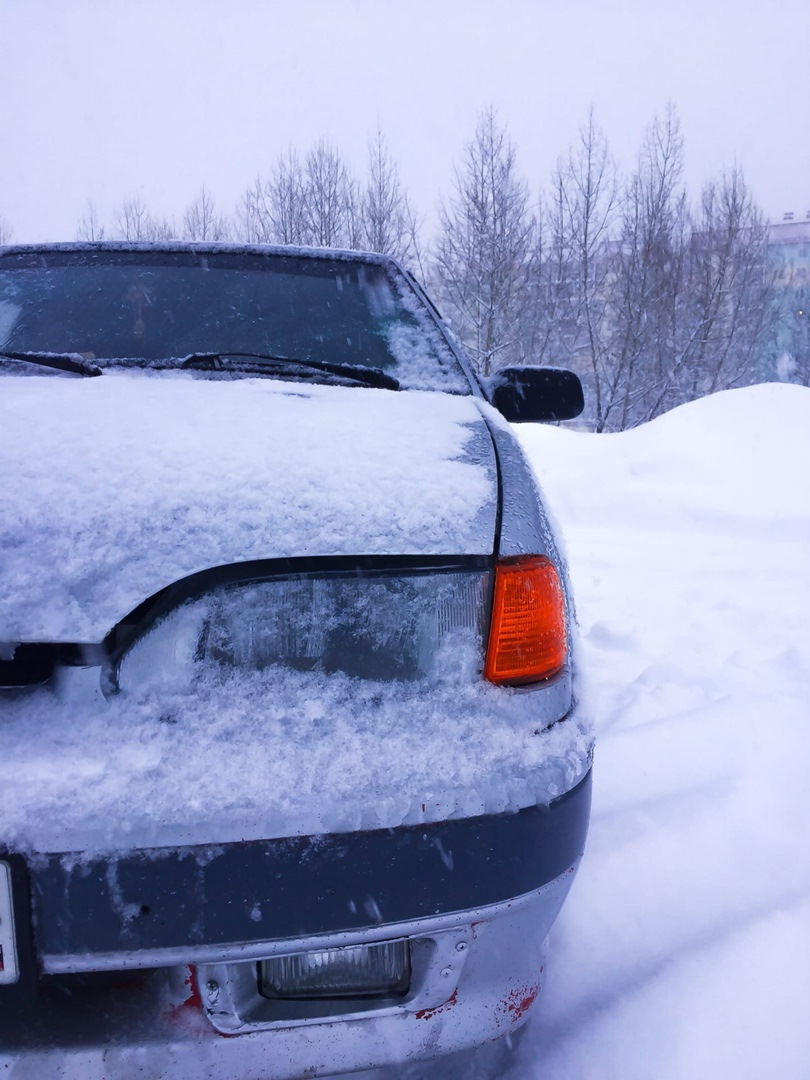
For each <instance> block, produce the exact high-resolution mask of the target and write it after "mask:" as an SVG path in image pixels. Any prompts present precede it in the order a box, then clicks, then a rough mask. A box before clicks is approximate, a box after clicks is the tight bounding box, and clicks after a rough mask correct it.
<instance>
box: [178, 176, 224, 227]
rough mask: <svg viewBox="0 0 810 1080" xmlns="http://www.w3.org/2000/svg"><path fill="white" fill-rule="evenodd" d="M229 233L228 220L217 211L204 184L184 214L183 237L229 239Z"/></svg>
mask: <svg viewBox="0 0 810 1080" xmlns="http://www.w3.org/2000/svg"><path fill="white" fill-rule="evenodd" d="M229 233H230V229H229V226H228V222H227V220H226V219H225V217H224V216H223V215H222V214H220V213H219V212H218V211H217V208H216V206H215V204H214V200H213V198H212V197H211V193H210V192H209V191H208V190H207V188H206V187H205V185H203V186H202V187H201V188H200V191H199V194H198V195H197V197H196V198H195V199H194V201H193V202H192V203H189V205H188V206H187V207H186V210H185V213H184V214H183V239H184V240H227V239H228V236H229Z"/></svg>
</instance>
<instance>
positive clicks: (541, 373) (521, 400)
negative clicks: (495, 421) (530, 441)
mask: <svg viewBox="0 0 810 1080" xmlns="http://www.w3.org/2000/svg"><path fill="white" fill-rule="evenodd" d="M489 400H490V401H491V402H492V404H493V405H494V406H495V408H496V409H497V410H498V411H499V412H500V413H502V414H503V415H504V416H505V417H506V419H507V420H511V421H512V422H513V423H525V422H526V421H530V420H535V421H536V420H573V418H574V417H575V416H579V414H580V413H581V412H582V410H583V409H584V408H585V398H584V396H583V393H582V383H581V382H580V381H579V376H578V375H575V374H574V372H573V371H565V370H564V369H563V368H544V367H508V368H504V369H503V370H502V371H499V372H498V373H497V374H496V375H495V376H493V378H492V379H491V380H490V383H489Z"/></svg>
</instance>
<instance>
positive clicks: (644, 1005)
mask: <svg viewBox="0 0 810 1080" xmlns="http://www.w3.org/2000/svg"><path fill="white" fill-rule="evenodd" d="M520 437H521V440H522V442H523V444H524V446H525V448H526V450H527V452H528V453H529V455H530V457H531V459H532V462H533V464H534V466H535V468H536V470H537V472H538V474H539V475H540V478H541V481H542V484H543V487H544V490H545V491H546V494H547V496H548V500H549V503H550V505H551V507H552V508H553V510H554V512H555V514H556V515H557V519H558V523H559V527H560V531H561V535H562V538H563V541H564V545H565V547H566V548H567V552H568V558H569V562H570V568H571V574H572V579H573V585H574V591H575V596H576V601H577V606H578V615H579V622H580V629H581V634H582V643H581V663H582V665H583V667H584V669H585V670H586V672H587V678H588V683H589V691H588V697H589V701H590V707H591V709H592V710H593V714H594V716H595V718H596V724H597V739H598V742H597V755H596V764H595V769H594V784H595V786H594V803H593V817H592V823H591V831H590V837H589V842H588V850H587V852H586V857H585V860H584V862H583V866H582V869H581V871H580V873H579V876H578V879H577V881H576V883H575V885H574V888H573V890H572V893H571V895H570V897H569V899H568V901H567V904H566V906H565V907H564V909H563V912H562V915H561V916H560V919H559V920H558V923H557V925H556V926H555V928H554V930H553V931H552V936H551V939H550V946H551V952H550V967H549V976H548V982H547V985H546V988H545V991H544V1000H543V1001H541V1002H540V1003H539V1005H538V1007H537V1009H536V1013H535V1016H534V1017H533V1018H532V1021H531V1023H530V1025H529V1027H528V1029H527V1031H526V1033H525V1037H524V1038H523V1039H522V1041H521V1042H520V1045H519V1047H518V1048H517V1049H516V1051H515V1052H514V1054H513V1055H512V1056H511V1058H510V1060H509V1061H507V1063H506V1064H504V1062H503V1058H502V1057H501V1058H500V1059H499V1058H497V1057H496V1056H495V1055H494V1054H493V1052H492V1048H489V1047H488V1048H485V1049H484V1051H482V1052H479V1053H477V1054H473V1055H468V1056H466V1057H463V1058H459V1059H457V1060H456V1061H454V1062H438V1063H435V1064H433V1065H429V1064H425V1065H421V1066H409V1067H406V1068H403V1069H400V1070H393V1071H388V1072H375V1073H373V1074H371V1073H368V1074H363V1076H364V1077H371V1076H374V1077H375V1080H376V1078H377V1077H380V1078H382V1077H386V1080H389V1078H392V1077H394V1076H396V1077H398V1078H401V1080H417V1078H420V1080H421V1078H427V1077H430V1078H436V1080H439V1078H441V1080H451V1078H452V1080H462V1078H463V1080H473V1078H475V1080H489V1078H493V1077H496V1076H498V1077H502V1078H503V1080H541V1078H542V1080H585V1078H594V1080H635V1078H638V1080H704V1078H705V1080H710V1078H711V1080H720V1078H727V1077H728V1078H731V1077H733V1078H734V1080H742V1078H748V1077H750V1078H755V1077H756V1078H757V1080H760V1078H761V1077H764V1076H769V1077H770V1076H773V1077H779V1078H780V1080H800V1078H805V1080H806V1078H807V1077H810V1024H808V1018H809V1017H810V857H808V848H807V838H808V836H809V835H810V799H808V793H810V730H809V729H808V721H809V720H810V707H809V706H808V702H810V618H808V611H810V483H808V481H807V472H808V465H810V390H808V389H806V388H802V387H796V386H786V385H767V386H757V387H751V388H748V389H745V390H736V391H730V392H726V393H722V394H718V395H715V396H713V397H710V398H706V399H703V400H702V401H698V402H695V403H693V404H691V405H686V406H683V407H682V408H680V409H676V410H675V411H673V412H672V413H669V414H668V415H666V416H664V417H661V418H659V419H658V420H656V421H654V422H653V423H651V424H648V425H645V426H644V427H642V428H638V429H636V430H634V431H630V432H626V433H623V434H620V435H602V436H597V435H591V434H583V433H578V432H572V431H569V430H562V429H559V428H551V427H542V426H534V425H532V426H529V425H526V426H523V427H522V428H521V429H520Z"/></svg>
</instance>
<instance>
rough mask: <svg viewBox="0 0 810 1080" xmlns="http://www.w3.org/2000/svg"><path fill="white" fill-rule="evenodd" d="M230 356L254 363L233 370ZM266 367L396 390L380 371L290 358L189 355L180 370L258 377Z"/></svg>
mask: <svg viewBox="0 0 810 1080" xmlns="http://www.w3.org/2000/svg"><path fill="white" fill-rule="evenodd" d="M232 356H235V357H237V358H242V359H246V360H255V361H256V363H254V364H250V363H248V364H239V365H238V366H237V365H234V364H231V363H228V361H229V359H230V358H231V357H232ZM266 364H274V365H276V366H277V367H299V368H305V369H307V370H309V371H323V372H326V373H327V374H329V375H337V376H338V377H339V378H342V379H352V380H353V381H354V382H358V383H363V384H364V385H365V386H375V387H378V388H379V389H382V390H399V382H398V380H397V379H395V378H394V376H393V375H389V374H388V373H387V372H386V371H382V370H381V369H380V368H375V367H364V366H363V365H362V364H357V365H355V364H329V363H327V362H326V361H324V360H297V359H295V358H294V357H292V356H273V355H272V354H271V353H258V352H227V351H224V352H214V353H191V354H190V355H189V356H185V357H183V361H182V363H181V364H180V367H182V368H198V369H201V370H203V371H207V370H213V371H218V370H219V371H228V370H231V371H249V372H251V373H253V372H256V373H257V374H260V375H261V374H263V371H262V369H263V368H264V367H265V365H266Z"/></svg>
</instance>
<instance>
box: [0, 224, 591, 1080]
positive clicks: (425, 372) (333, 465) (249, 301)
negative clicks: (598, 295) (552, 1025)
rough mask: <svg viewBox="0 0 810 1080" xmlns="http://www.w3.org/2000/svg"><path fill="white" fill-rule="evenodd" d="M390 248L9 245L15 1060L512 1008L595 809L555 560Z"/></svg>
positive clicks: (493, 416) (314, 1047)
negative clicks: (383, 252) (370, 251)
mask: <svg viewBox="0 0 810 1080" xmlns="http://www.w3.org/2000/svg"><path fill="white" fill-rule="evenodd" d="M581 408H582V392H581V387H580V384H579V381H578V379H577V378H576V376H574V375H572V374H570V373H568V372H564V371H558V370H552V369H539V368H536V369H520V368H512V369H508V370H506V371H502V372H500V373H499V375H498V376H497V377H496V378H493V379H492V380H491V381H490V382H489V383H488V384H487V385H486V386H482V385H481V383H479V381H478V380H477V379H476V377H475V376H474V374H473V372H472V370H471V367H470V364H469V362H468V360H467V359H466V357H465V355H464V352H463V350H462V348H461V346H460V345H459V343H458V341H457V340H456V339H455V337H454V335H453V334H452V333H451V332H450V331H449V330H448V329H447V328H446V327H445V326H444V325H443V324H442V321H441V319H440V318H439V316H438V314H437V312H436V310H435V308H434V307H433V306H432V304H431V303H430V301H429V300H428V299H427V297H426V296H425V294H424V293H423V292H422V290H421V288H420V287H419V286H418V284H417V283H416V282H415V281H414V280H413V279H412V277H411V276H410V275H409V274H408V273H407V272H406V271H405V270H403V269H402V268H401V267H400V266H399V265H398V264H397V263H396V262H395V261H394V260H392V259H390V258H388V257H385V256H377V255H366V254H357V253H351V252H345V253H344V252H335V251H311V250H310V251H301V250H295V249H288V248H276V249H272V248H252V249H248V248H243V247H233V246H231V247H229V246H220V245H209V246H206V245H179V244H178V245H161V246H138V245H123V244H93V245H87V244H83V245H79V244H73V245H47V246H36V247H33V246H30V247H9V248H5V249H0V410H2V416H1V417H0V455H1V456H0V461H1V462H2V488H1V489H0V497H1V498H2V506H1V507H0V683H1V685H2V688H1V689H0V768H1V769H2V777H1V779H0V1064H2V1065H3V1067H4V1068H11V1073H9V1075H16V1073H15V1071H14V1067H15V1065H19V1066H20V1067H21V1068H22V1069H23V1070H24V1071H25V1075H26V1076H36V1077H37V1078H48V1077H55V1076H59V1077H76V1078H82V1080H84V1078H86V1077H90V1076H102V1075H103V1076H105V1077H107V1078H112V1077H127V1078H129V1077H133V1076H135V1075H138V1076H141V1075H142V1076H148V1077H157V1076H160V1077H167V1078H175V1077H186V1076H189V1077H191V1076H193V1077H195V1078H196V1077H201V1076H211V1077H214V1076H215V1077H217V1078H227V1077H234V1078H236V1077H239V1078H240V1080H245V1078H247V1077H257V1078H258V1077H268V1076H272V1077H288V1078H289V1077H299V1076H305V1075H306V1076H321V1075H326V1074H330V1073H336V1072H341V1071H349V1070H355V1069H361V1068H367V1067H371V1066H375V1065H378V1064H385V1063H390V1062H401V1061H407V1060H410V1059H417V1058H421V1057H429V1056H432V1055H439V1054H443V1053H448V1052H451V1051H455V1050H458V1049H461V1048H464V1047H469V1046H473V1045H477V1044H482V1043H484V1042H486V1041H488V1040H492V1039H495V1038H497V1037H499V1036H501V1035H505V1034H508V1033H509V1032H511V1031H512V1030H514V1029H515V1028H516V1027H517V1026H518V1025H520V1024H521V1022H522V1021H523V1020H524V1019H525V1018H526V1015H527V1012H528V1010H529V1008H530V1006H531V1005H532V1003H533V1002H534V1001H535V999H536V998H537V997H538V994H539V993H540V989H541V986H542V984H543V955H544V954H543V941H544V939H545V937H546V935H547V932H548V930H549V928H550V926H551V924H552V922H553V920H554V919H555V917H556V915H557V912H558V911H559V909H560V906H561V904H562V902H563V900H564V898H565V896H566V893H567V892H568V889H569V887H570V885H571V882H572V880H573V876H574V873H575V871H576V868H577V866H578V864H579V860H580V857H581V855H582V851H583V846H584V842H585V834H586V831H587V822H588V814H589V802H590V775H591V773H590V766H591V734H590V727H589V725H588V723H587V722H586V720H585V718H583V716H582V715H581V713H580V711H578V708H577V701H576V694H575V685H574V675H575V672H574V663H573V658H572V645H571V624H572V620H573V615H572V608H571V600H570V597H569V592H568V584H567V579H566V572H565V567H564V564H563V562H562V561H561V557H560V553H559V551H558V548H557V545H556V543H555V539H554V535H553V531H552V528H551V527H550V524H549V518H548V516H547V514H546V511H545V509H544V507H543V504H542V501H541V498H540V493H539V491H538V488H537V485H536V481H535V479H534V476H533V474H532V473H531V471H530V469H529V467H528V465H527V463H526V460H525V458H524V457H523V455H522V453H521V451H520V449H519V447H518V444H517V442H516V439H515V437H514V435H513V433H512V430H511V428H510V426H509V423H508V422H507V421H510V420H556V419H566V418H570V417H572V416H575V415H576V414H577V413H578V412H579V410H580V409H581Z"/></svg>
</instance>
